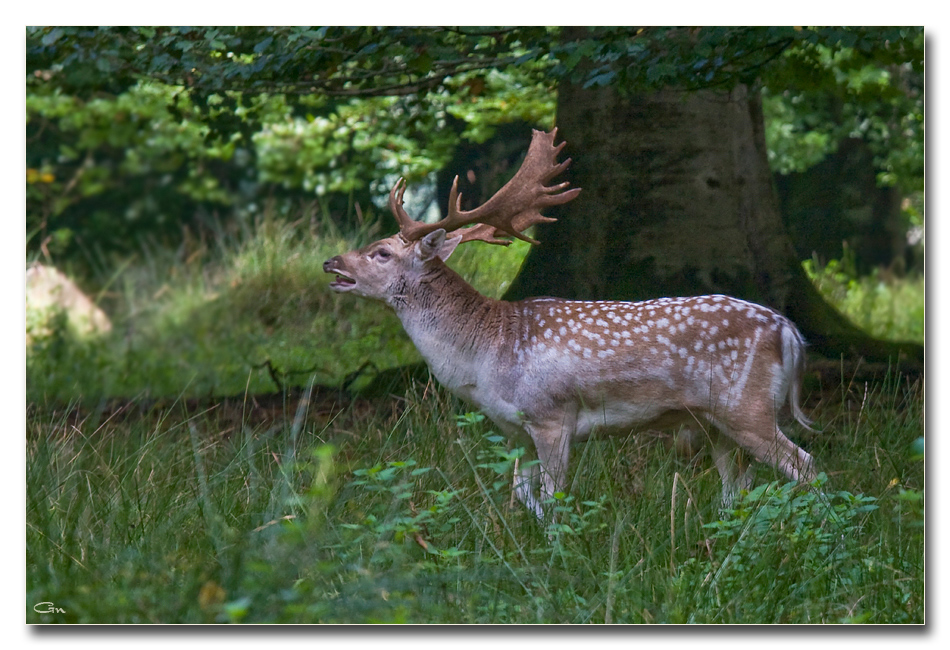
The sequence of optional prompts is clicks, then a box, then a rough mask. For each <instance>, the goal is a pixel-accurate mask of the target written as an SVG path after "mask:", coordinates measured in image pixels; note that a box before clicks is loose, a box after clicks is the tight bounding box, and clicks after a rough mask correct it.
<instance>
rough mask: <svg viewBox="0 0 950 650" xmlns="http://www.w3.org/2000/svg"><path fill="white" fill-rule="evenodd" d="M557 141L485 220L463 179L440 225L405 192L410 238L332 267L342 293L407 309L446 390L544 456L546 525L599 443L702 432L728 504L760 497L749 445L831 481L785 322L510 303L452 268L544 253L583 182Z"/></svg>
mask: <svg viewBox="0 0 950 650" xmlns="http://www.w3.org/2000/svg"><path fill="white" fill-rule="evenodd" d="M556 132H557V130H556V129H554V130H552V131H551V132H549V133H543V132H540V131H535V132H534V133H533V136H532V140H531V145H530V147H529V149H528V153H527V155H526V157H525V160H524V163H523V164H522V166H521V168H520V169H519V170H518V172H517V173H516V174H515V176H514V177H513V178H512V179H511V181H509V182H508V183H507V184H506V185H505V186H504V187H503V188H502V189H501V190H499V191H498V193H497V194H495V195H494V196H492V197H491V198H490V199H489V200H488V201H487V202H486V203H484V204H483V205H481V206H480V207H477V208H475V209H473V210H471V211H463V210H462V209H461V207H460V206H461V197H460V195H459V193H458V178H456V180H455V183H454V184H453V186H452V190H451V192H450V195H449V210H448V216H446V217H445V218H444V219H442V220H441V221H439V222H437V223H431V224H429V223H422V222H418V221H414V220H413V219H412V218H411V217H409V215H408V214H407V213H406V211H405V209H404V208H403V193H404V191H405V183H404V182H403V180H402V179H400V180H399V181H398V182H397V183H396V184H395V185H394V187H393V188H392V191H391V192H390V195H389V207H390V210H391V211H392V213H393V215H394V216H395V218H396V220H397V222H398V223H399V233H398V234H396V235H393V236H392V237H388V238H386V239H382V240H380V241H377V242H375V243H372V244H369V245H368V246H365V247H363V248H361V249H359V250H355V251H351V252H348V253H346V254H344V255H340V256H337V257H334V258H332V259H329V260H327V261H326V262H325V263H324V265H323V269H324V271H326V272H327V273H334V274H336V276H337V277H336V279H335V280H334V281H333V282H331V283H330V287H331V288H332V289H333V290H334V291H337V292H341V293H343V292H350V293H354V294H356V295H359V296H363V297H366V298H372V299H376V300H381V301H383V302H385V303H386V304H387V305H389V306H390V307H392V308H393V309H394V310H395V312H396V315H397V316H398V317H399V319H400V320H401V321H402V324H403V327H404V328H405V330H406V332H407V333H408V334H409V337H410V338H411V339H412V341H413V343H414V344H415V346H416V348H418V350H419V352H420V353H421V354H422V356H423V358H424V359H425V361H426V363H427V364H428V365H429V368H430V369H431V371H432V374H433V375H434V376H435V377H436V378H437V379H438V380H439V382H441V383H442V384H443V385H444V386H445V387H446V388H448V389H449V390H450V391H451V392H452V393H454V394H455V395H457V396H459V397H460V398H462V399H463V400H465V401H467V402H470V403H472V404H474V405H475V406H477V407H478V408H480V409H481V410H482V411H483V412H484V413H485V414H486V415H487V416H488V417H489V418H490V419H491V420H492V421H493V422H494V423H495V424H496V425H497V426H498V427H499V428H500V429H501V431H502V432H503V433H505V434H506V435H508V436H509V437H511V438H514V440H515V442H516V443H517V444H524V445H525V446H526V448H527V449H528V450H529V451H533V452H534V453H535V454H536V456H537V459H538V460H539V461H540V462H539V463H528V465H529V466H530V469H527V470H526V469H525V468H524V465H522V466H521V467H520V469H519V470H518V472H517V474H516V478H515V493H516V495H517V496H518V498H519V499H520V500H521V501H522V502H523V503H524V504H525V505H526V506H527V507H528V508H529V509H531V510H532V511H534V513H535V514H536V515H537V516H538V517H539V518H541V519H543V518H544V515H545V506H544V504H545V502H547V501H548V500H549V499H550V498H551V497H552V496H553V495H554V494H555V493H556V492H558V491H563V490H564V489H565V484H566V478H567V476H566V474H567V466H568V455H569V448H570V445H571V443H573V442H576V441H581V440H585V439H587V438H588V437H589V436H591V435H592V434H594V433H595V432H596V433H598V434H601V433H602V434H630V433H635V432H636V431H642V430H644V429H647V428H669V427H671V426H674V425H677V424H682V423H686V424H689V425H692V426H693V427H694V429H695V428H696V427H697V426H698V427H701V428H702V429H704V430H706V431H707V434H706V437H707V438H708V439H709V442H710V454H711V456H712V458H713V460H714V462H715V464H716V467H717V469H718V470H719V473H720V476H721V479H722V490H723V500H724V502H726V503H728V502H729V501H730V500H731V499H732V497H733V496H734V495H735V494H736V492H737V490H738V488H739V487H748V485H749V474H748V471H747V468H745V469H744V468H743V467H742V465H743V464H744V461H742V460H741V459H737V458H736V454H735V453H734V452H735V451H736V448H737V447H738V448H740V449H742V450H744V451H745V452H748V454H750V455H751V456H752V457H753V458H755V459H757V460H758V461H760V462H762V463H766V464H768V465H771V466H773V467H775V468H777V469H778V470H779V471H781V472H782V473H783V474H785V475H786V476H787V477H789V478H790V479H792V480H806V481H810V480H812V479H813V478H815V470H814V465H813V461H812V458H811V456H810V455H809V454H808V453H806V452H805V451H804V450H802V449H800V448H799V447H798V446H797V445H795V444H794V443H793V442H792V441H790V440H789V439H788V438H787V437H786V436H785V435H784V434H783V433H782V431H781V429H779V427H778V425H777V423H776V413H777V411H778V410H779V408H780V407H782V406H783V405H784V404H785V403H786V402H787V403H788V404H789V406H790V408H791V413H792V415H793V416H794V417H795V419H796V420H798V421H799V422H800V423H801V424H802V425H803V426H805V427H808V425H809V420H808V419H807V418H806V417H805V415H804V413H803V412H802V410H801V408H800V406H799V401H800V385H801V376H802V372H803V364H804V341H803V339H802V336H801V334H800V333H799V331H798V330H797V329H796V327H795V325H793V324H792V322H791V321H789V320H788V319H787V318H786V317H785V316H783V315H781V314H779V313H777V312H775V311H773V310H771V309H768V308H766V307H762V306H760V305H756V304H753V303H749V302H746V301H743V300H738V299H736V298H730V297H727V296H722V295H712V296H696V297H688V298H660V299H657V300H647V301H644V302H617V301H603V300H599V301H573V300H561V299H557V298H533V299H529V300H522V301H520V302H504V301H499V300H493V299H490V298H487V297H485V296H483V295H481V294H479V293H478V292H477V291H476V290H475V289H473V288H472V287H471V286H470V285H469V284H468V283H466V282H465V280H463V279H462V278H461V277H460V276H459V275H458V274H456V273H455V272H454V271H452V270H451V269H450V268H449V267H448V266H446V264H445V261H446V260H447V259H448V258H449V256H450V255H451V254H452V252H453V251H454V250H455V248H456V247H457V246H458V245H459V244H461V243H463V242H466V241H473V240H479V241H484V242H487V243H490V244H504V245H507V244H508V243H510V242H509V241H508V240H502V239H499V237H501V236H506V235H507V236H511V237H517V238H518V239H522V240H525V241H528V242H531V243H532V244H536V243H537V242H536V241H535V240H533V239H531V238H529V237H528V236H526V235H524V234H523V231H524V230H526V229H527V228H528V227H530V226H532V225H534V224H538V223H544V222H550V221H554V219H551V218H548V217H544V216H542V215H541V213H540V211H541V210H542V209H543V208H546V207H549V206H553V205H558V204H562V203H566V202H567V201H570V200H572V199H574V198H575V197H576V196H577V194H578V193H579V192H580V189H579V188H575V189H567V187H568V185H569V183H566V182H565V183H560V184H556V185H552V186H548V185H547V184H548V183H549V182H550V181H551V180H552V179H553V178H554V177H555V176H557V175H558V174H559V173H560V172H562V171H563V170H564V169H565V168H566V167H567V166H568V165H569V164H570V159H567V160H565V161H564V162H561V163H558V162H557V158H558V155H559V153H560V151H561V149H562V148H563V147H564V145H565V143H564V142H562V143H561V144H559V145H557V146H555V145H554V140H555V136H556ZM739 456H740V457H741V454H739ZM539 478H540V493H538V492H537V491H536V490H537V487H538V483H539V481H538V479H539ZM539 497H540V498H539Z"/></svg>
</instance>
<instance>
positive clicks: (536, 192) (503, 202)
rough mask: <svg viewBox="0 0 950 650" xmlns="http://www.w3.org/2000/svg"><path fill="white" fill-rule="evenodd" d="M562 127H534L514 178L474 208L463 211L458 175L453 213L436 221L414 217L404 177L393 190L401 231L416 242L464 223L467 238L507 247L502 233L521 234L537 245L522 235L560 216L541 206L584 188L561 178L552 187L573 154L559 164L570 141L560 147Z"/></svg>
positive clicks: (391, 203)
mask: <svg viewBox="0 0 950 650" xmlns="http://www.w3.org/2000/svg"><path fill="white" fill-rule="evenodd" d="M556 135H557V128H555V129H552V130H551V131H550V132H548V133H545V132H543V131H534V132H533V133H532V135H531V145H530V146H529V147H528V153H527V154H526V155H525V159H524V162H523V163H522V164H521V167H520V168H519V169H518V172H517V173H516V174H515V175H514V177H513V178H512V179H511V180H510V181H508V182H507V183H506V184H505V186H504V187H502V188H501V189H500V190H498V192H496V193H495V195H494V196H492V197H491V198H490V199H488V201H486V202H485V203H483V204H482V205H480V206H479V207H477V208H475V209H474V210H468V211H465V210H462V209H461V205H462V197H461V195H460V194H459V191H458V176H456V177H455V181H454V182H453V183H452V191H451V192H450V193H449V214H448V216H447V217H445V218H444V219H442V220H441V221H439V222H437V223H421V222H419V221H414V220H413V219H412V218H411V217H410V216H409V215H408V214H407V213H406V210H405V209H404V208H403V207H402V196H403V193H404V192H405V190H406V184H405V181H404V180H403V179H401V178H400V179H399V180H398V181H396V184H395V185H394V186H393V189H392V191H391V192H390V193H389V209H390V210H391V211H392V213H393V216H394V217H395V218H396V221H397V222H398V223H399V232H400V234H401V235H402V236H403V238H404V239H406V240H408V241H414V240H417V239H421V238H422V237H425V236H426V235H428V234H429V233H430V232H432V231H434V230H436V229H438V228H444V229H445V230H446V231H447V232H452V231H455V230H458V229H460V228H463V227H465V226H471V224H478V225H476V226H471V227H469V228H465V230H464V231H463V233H462V241H463V242H466V241H472V240H479V241H484V242H487V243H489V244H501V245H505V246H507V245H508V244H509V243H510V242H508V241H507V240H504V239H498V238H497V237H498V236H499V235H508V236H511V237H517V238H518V239H521V240H523V241H526V242H530V243H532V244H537V243H538V242H537V241H535V240H534V239H532V238H530V237H528V236H526V235H524V234H523V232H524V231H525V230H527V229H528V228H530V227H531V226H533V225H535V224H538V223H550V222H552V221H557V219H552V218H550V217H545V216H543V215H542V214H541V210H542V209H543V208H546V207H550V206H552V205H560V204H562V203H567V202H568V201H570V200H571V199H573V198H574V197H576V196H577V195H578V193H579V192H580V191H581V190H580V188H574V189H570V190H568V189H567V187H568V186H569V185H570V183H567V182H564V183H558V184H557V185H552V186H547V185H546V183H548V182H549V181H550V180H551V179H552V178H554V177H555V176H557V175H558V174H560V173H561V172H562V171H564V170H565V169H567V167H568V165H570V164H571V159H570V158H568V159H567V160H565V161H564V162H561V163H558V162H557V157H558V154H559V153H560V152H561V149H563V148H564V145H565V144H566V142H562V143H561V144H559V145H557V146H555V145H554V138H555V136H556Z"/></svg>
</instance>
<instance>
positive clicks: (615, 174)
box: [505, 81, 923, 359]
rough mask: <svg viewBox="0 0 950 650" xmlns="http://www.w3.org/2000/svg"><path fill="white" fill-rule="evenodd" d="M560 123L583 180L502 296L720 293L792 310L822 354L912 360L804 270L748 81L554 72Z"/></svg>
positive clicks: (911, 351)
mask: <svg viewBox="0 0 950 650" xmlns="http://www.w3.org/2000/svg"><path fill="white" fill-rule="evenodd" d="M557 122H558V129H559V130H558V135H559V137H560V138H563V139H565V140H567V141H568V145H567V148H566V150H565V155H567V156H570V157H571V158H572V159H573V160H574V162H573V164H572V166H571V171H570V172H569V177H570V179H571V181H572V184H573V185H574V186H578V187H581V188H583V192H581V194H580V196H579V197H578V198H577V199H575V200H574V201H572V202H570V203H568V204H566V205H564V206H561V207H560V208H559V209H557V210H551V211H550V214H551V216H556V217H558V219H559V220H558V222H557V223H555V224H551V225H546V226H540V227H539V229H538V232H537V233H536V235H535V236H536V237H537V238H539V239H540V240H541V242H542V244H541V246H539V247H536V248H534V249H532V250H531V252H530V253H529V254H528V257H527V258H526V259H525V263H524V266H523V267H522V269H521V273H520V274H519V275H518V277H517V278H516V279H515V281H514V283H513V284H512V286H511V288H510V289H509V291H508V292H507V295H506V296H505V297H506V298H507V299H511V300H515V299H519V298H524V297H528V296H538V295H550V296H557V297H563V298H571V299H588V300H595V299H615V300H644V299H648V298H656V297H661V296H685V295H697V294H704V293H725V294H729V295H732V296H736V297H739V298H743V299H747V300H750V301H754V302H758V303H762V304H765V305H769V306H771V307H773V308H775V309H777V310H779V311H781V312H783V313H785V314H786V315H788V316H789V317H790V318H792V319H793V320H794V321H795V322H796V323H797V324H798V326H799V328H800V329H801V330H802V332H803V333H804V334H805V336H806V338H807V339H808V340H809V341H810V343H811V344H812V346H813V347H814V348H815V349H817V350H818V351H820V352H822V353H823V354H826V355H829V356H833V357H838V356H839V355H841V354H844V355H849V356H850V355H863V356H865V357H867V358H873V359H883V358H888V357H896V356H897V355H898V354H899V353H903V354H904V355H909V356H911V357H912V358H914V359H922V358H923V350H922V348H921V346H918V345H913V344H908V345H904V344H890V343H884V342H881V341H876V340H873V339H870V338H868V337H867V335H865V334H864V333H862V332H861V331H860V330H857V329H856V328H855V327H853V326H852V325H851V324H850V323H849V322H848V321H846V319H844V318H843V317H842V316H841V315H840V314H838V313H837V312H836V311H835V310H834V309H833V308H832V307H831V306H830V305H828V304H827V303H826V302H825V301H824V300H823V299H822V298H821V296H820V294H819V293H818V292H817V290H816V289H815V288H814V286H813V285H812V283H811V282H810V281H809V280H808V278H807V276H806V275H805V273H804V271H803V270H802V268H801V265H800V263H799V260H798V259H797V257H796V254H795V250H794V248H793V246H792V243H791V241H790V240H789V238H788V235H787V234H786V232H785V230H784V226H783V224H782V220H781V217H780V214H779V211H778V205H777V199H776V195H775V190H774V187H773V185H772V175H771V172H770V170H769V165H768V159H767V156H766V148H765V136H764V120H763V117H762V110H761V102H760V98H759V95H758V93H755V92H750V91H749V90H748V88H746V87H745V86H738V87H736V88H735V89H733V90H732V91H731V92H728V93H727V92H720V91H712V90H704V91H694V92H679V91H672V90H663V91H659V92H652V93H642V94H633V95H627V96H625V97H621V96H620V94H619V93H617V92H616V90H615V89H613V88H595V89H584V88H582V87H581V86H579V85H575V84H572V83H569V82H566V81H565V82H562V83H561V85H560V87H559V94H558V107H557Z"/></svg>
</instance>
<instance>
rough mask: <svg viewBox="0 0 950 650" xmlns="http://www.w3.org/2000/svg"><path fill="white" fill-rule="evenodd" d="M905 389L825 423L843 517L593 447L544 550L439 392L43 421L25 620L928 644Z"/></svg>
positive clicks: (49, 414) (37, 436) (31, 428)
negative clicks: (861, 631) (42, 605)
mask: <svg viewBox="0 0 950 650" xmlns="http://www.w3.org/2000/svg"><path fill="white" fill-rule="evenodd" d="M895 379H896V380H895V381H892V382H890V383H887V384H885V385H883V386H881V387H879V388H878V389H875V390H872V391H871V393H870V394H869V395H866V396H865V404H864V407H863V413H864V416H865V417H859V418H858V419H857V420H855V419H854V418H853V417H852V415H851V414H849V413H848V411H847V408H846V403H847V400H844V401H842V402H841V403H840V404H837V405H835V406H829V405H826V408H825V409H824V410H823V411H822V412H821V413H820V416H821V420H822V428H823V429H825V431H826V433H825V434H823V436H822V438H823V440H824V441H823V442H822V443H821V446H820V449H816V450H814V451H815V455H816V457H817V458H819V460H820V462H821V463H822V465H823V467H827V468H829V469H831V470H833V473H834V476H835V478H834V479H833V480H832V483H834V484H835V485H836V487H835V488H831V487H830V485H831V483H826V484H824V485H822V486H821V488H822V489H823V490H825V491H827V494H822V492H821V491H816V490H813V489H810V488H808V487H807V486H794V487H793V486H788V485H783V484H780V483H774V482H772V480H773V478H772V476H773V475H772V473H771V472H770V471H769V470H767V469H766V468H761V469H760V478H762V477H763V476H764V477H765V480H764V482H763V483H762V484H761V486H760V487H758V488H756V489H755V490H753V491H752V492H750V493H749V494H748V495H746V496H745V498H743V499H742V500H741V501H740V502H739V503H737V504H736V506H735V507H734V508H732V509H730V510H726V511H722V512H718V511H717V510H716V503H717V495H718V493H719V480H718V478H717V477H716V476H715V472H712V471H709V469H708V468H706V467H705V466H704V465H699V466H697V465H695V464H692V463H686V462H685V461H683V460H679V459H677V458H675V457H674V456H673V455H672V453H671V452H670V451H667V449H665V448H664V446H663V445H657V444H651V443H650V441H649V440H650V439H649V438H641V439H627V440H617V439H610V440H605V441H591V442H589V443H587V444H584V445H581V446H579V447H578V449H577V453H575V455H574V461H573V463H572V467H571V472H570V476H571V478H572V481H571V483H570V485H571V487H570V490H569V493H568V494H565V495H558V497H557V501H556V509H557V511H558V513H559V515H558V516H559V519H558V521H557V523H556V525H553V526H550V527H548V528H547V529H545V528H544V527H542V526H539V525H538V522H537V521H536V520H535V519H534V517H533V515H531V514H530V513H528V512H527V511H526V510H525V509H524V508H523V507H521V506H520V504H517V503H514V502H513V499H512V497H511V487H510V485H511V479H512V471H513V465H514V463H515V462H516V459H518V460H520V458H519V457H520V450H519V449H517V448H516V447H514V448H513V447H510V446H508V444H506V441H504V440H503V439H501V438H500V437H499V436H497V435H496V434H495V433H494V432H493V431H492V430H491V429H490V428H487V427H486V424H487V422H486V421H485V420H484V419H483V417H482V416H480V415H479V414H468V413H463V415H462V416H460V417H454V416H452V415H451V414H452V413H456V412H459V411H458V410H457V409H458V404H457V403H456V402H455V401H454V400H451V399H449V398H447V397H446V396H445V395H444V394H442V392H441V391H439V390H435V389H432V388H431V387H428V388H427V387H424V386H421V385H420V386H418V389H417V390H415V391H410V393H409V394H407V395H406V401H405V402H404V408H402V409H397V410H396V411H393V412H391V413H386V412H381V411H377V410H374V409H369V410H367V409H365V408H362V407H358V406H357V405H356V404H353V405H350V406H348V407H344V408H342V409H340V408H339V407H334V408H330V409H325V408H324V407H320V406H318V405H317V404H314V403H311V402H310V401H309V400H308V397H309V396H308V395H306V394H304V395H303V396H302V397H301V399H300V400H299V402H298V403H297V404H296V408H294V404H293V403H291V404H289V405H288V408H286V409H285V410H284V412H283V414H278V415H277V417H276V418H275V419H267V418H265V419H263V420H262V419H259V416H258V415H254V414H253V413H252V409H251V408H250V406H248V407H247V408H246V409H240V408H239V409H238V410H237V411H236V412H235V411H234V410H233V409H232V410H231V411H228V409H227V408H226V407H225V405H223V404H218V406H217V408H215V407H214V406H215V405H214V404H211V405H210V406H211V408H210V409H209V408H207V407H194V406H186V405H185V403H184V402H182V403H179V404H172V405H170V406H169V405H165V406H148V405H146V404H145V403H142V402H133V403H131V404H130V405H129V407H128V408H126V409H124V410H122V411H119V412H112V413H110V412H102V411H101V410H92V411H83V410H77V409H75V408H73V407H69V408H66V409H65V410H59V411H51V410H41V409H38V408H36V407H31V409H30V410H29V412H28V415H27V427H28V428H27V443H26V445H27V474H26V475H27V491H26V494H27V504H26V518H27V539H26V548H27V558H26V559H27V579H26V583H27V593H26V598H27V620H28V621H29V622H41V621H43V622H82V623H136V622H162V623H212V622H247V623H255V622H269V623H317V622H338V623H368V622H381V623H396V622H411V623H423V622H426V623H462V622H464V623H556V622H562V623H584V622H608V621H609V622H615V623H642V622H649V623H675V622H681V621H684V620H696V621H722V622H735V623H763V622H772V621H781V622H790V623H797V622H810V623H816V622H833V623H836V622H841V621H849V622H874V623H887V622H895V623H896V622H916V623H920V622H922V620H923V615H924V600H923V598H924V589H923V585H924V571H923V544H924V536H923V529H922V527H921V526H920V523H921V522H922V516H923V509H922V507H920V504H921V503H922V501H923V499H922V496H923V463H922V462H921V461H920V460H919V459H915V457H913V456H911V455H910V454H909V453H908V450H909V449H910V445H911V444H912V442H913V441H914V440H916V439H917V438H918V437H919V436H920V434H921V431H922V421H921V418H920V416H921V414H922V391H921V390H920V387H919V386H916V387H914V386H904V384H903V383H902V380H901V378H899V377H897V378H895ZM847 397H848V398H849V399H850V397H851V396H850V395H849V396H847ZM914 414H916V416H915V415H914ZM831 439H834V440H836V442H831V441H830V440H831ZM882 462H883V464H882ZM671 486H672V487H671ZM832 490H834V491H832ZM908 495H916V497H910V496H908ZM871 505H877V506H879V507H878V508H876V509H870V508H869V507H868V506H871ZM39 602H52V603H54V604H55V606H56V607H58V608H61V609H62V610H64V613H63V614H61V615H60V614H38V613H36V612H34V611H33V610H32V604H34V603H39Z"/></svg>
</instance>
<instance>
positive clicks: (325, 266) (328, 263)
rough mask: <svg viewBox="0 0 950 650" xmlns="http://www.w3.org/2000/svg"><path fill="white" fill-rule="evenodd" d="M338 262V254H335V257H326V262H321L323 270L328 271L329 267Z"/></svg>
mask: <svg viewBox="0 0 950 650" xmlns="http://www.w3.org/2000/svg"><path fill="white" fill-rule="evenodd" d="M339 263H340V256H339V255H337V256H336V257H331V258H330V259H328V260H327V261H326V262H324V263H323V272H324V273H330V272H331V271H330V269H332V268H333V267H334V266H337V265H338V264H339Z"/></svg>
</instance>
